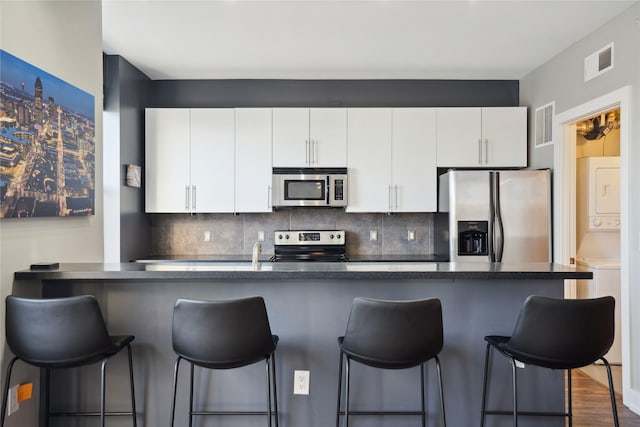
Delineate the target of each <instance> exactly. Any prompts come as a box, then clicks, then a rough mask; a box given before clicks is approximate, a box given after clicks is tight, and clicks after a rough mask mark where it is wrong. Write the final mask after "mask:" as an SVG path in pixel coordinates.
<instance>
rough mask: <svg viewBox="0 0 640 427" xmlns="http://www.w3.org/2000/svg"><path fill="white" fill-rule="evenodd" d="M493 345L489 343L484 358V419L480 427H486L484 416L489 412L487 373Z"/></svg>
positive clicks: (481, 420)
mask: <svg viewBox="0 0 640 427" xmlns="http://www.w3.org/2000/svg"><path fill="white" fill-rule="evenodd" d="M490 351H491V344H489V343H487V349H486V351H485V357H484V380H483V382H482V418H481V419H480V427H484V416H485V412H486V410H487V372H488V371H489V352H490Z"/></svg>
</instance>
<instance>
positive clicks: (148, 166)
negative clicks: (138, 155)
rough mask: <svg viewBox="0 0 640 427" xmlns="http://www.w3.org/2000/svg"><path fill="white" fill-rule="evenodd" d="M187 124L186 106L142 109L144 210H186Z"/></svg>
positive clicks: (188, 159) (187, 170) (187, 206)
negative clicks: (143, 132)
mask: <svg viewBox="0 0 640 427" xmlns="http://www.w3.org/2000/svg"><path fill="white" fill-rule="evenodd" d="M190 126H191V123H190V110H189V109H186V108H162V109H155V108H148V109H146V111H145V134H146V136H145V141H146V142H145V167H144V170H145V211H146V212H152V213H156V212H166V213H180V212H190V210H191V203H190V197H191V184H190V182H189V179H190V178H189V174H190V154H189V153H190V149H189V145H190V139H191V136H190Z"/></svg>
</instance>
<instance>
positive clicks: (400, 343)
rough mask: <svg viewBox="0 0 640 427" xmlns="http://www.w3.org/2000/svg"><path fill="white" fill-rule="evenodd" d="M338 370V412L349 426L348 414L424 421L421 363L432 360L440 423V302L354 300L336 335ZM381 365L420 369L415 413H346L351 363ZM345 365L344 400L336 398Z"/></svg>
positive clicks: (442, 412)
mask: <svg viewBox="0 0 640 427" xmlns="http://www.w3.org/2000/svg"><path fill="white" fill-rule="evenodd" d="M338 344H339V346H340V368H339V374H338V375H339V378H338V405H337V406H338V410H337V415H336V427H338V426H339V424H340V416H341V415H343V416H344V417H343V418H344V425H345V427H347V426H348V425H349V417H350V416H351V415H367V416H374V415H420V416H421V417H422V425H423V426H425V424H426V406H425V392H424V365H425V363H426V362H428V361H429V360H432V359H433V360H435V364H436V369H437V373H438V382H439V390H440V403H441V407H440V410H441V419H442V425H443V426H446V418H445V411H444V396H443V390H442V375H441V369H440V360H439V359H438V354H439V353H440V351H441V350H442V346H443V329H442V306H441V303H440V300H439V299H437V298H429V299H423V300H413V301H383V300H375V299H369V298H356V299H354V300H353V304H352V306H351V313H350V315H349V320H348V322H347V328H346V332H345V335H344V336H343V337H339V338H338ZM352 360H354V361H356V362H359V363H362V364H364V365H367V366H372V367H375V368H381V369H407V368H413V367H417V366H419V367H420V396H421V404H422V407H421V410H420V411H413V412H411V411H352V410H351V408H350V396H349V395H350V389H349V387H350V376H351V375H350V374H351V363H350V362H351V361H352ZM343 364H344V367H345V375H344V377H345V378H344V382H345V404H344V408H345V409H344V412H343V411H341V401H342V382H343V378H342V376H343V375H342V367H343Z"/></svg>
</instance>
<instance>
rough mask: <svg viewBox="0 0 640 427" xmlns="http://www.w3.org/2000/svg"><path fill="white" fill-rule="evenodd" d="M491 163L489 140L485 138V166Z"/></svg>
mask: <svg viewBox="0 0 640 427" xmlns="http://www.w3.org/2000/svg"><path fill="white" fill-rule="evenodd" d="M488 163H489V140H488V139H486V138H485V140H484V164H485V165H486V164H488Z"/></svg>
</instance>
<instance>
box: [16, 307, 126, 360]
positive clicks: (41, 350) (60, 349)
mask: <svg viewBox="0 0 640 427" xmlns="http://www.w3.org/2000/svg"><path fill="white" fill-rule="evenodd" d="M6 336H7V344H8V345H9V348H10V349H11V351H12V352H13V353H14V354H15V355H16V356H18V357H19V358H21V359H22V360H24V361H26V362H28V363H30V364H32V365H36V366H43V367H72V366H79V365H83V364H87V363H92V362H94V361H98V360H100V359H102V358H103V357H104V356H105V354H108V353H109V352H110V351H111V348H112V347H113V345H112V343H111V339H110V338H109V334H108V332H107V328H106V326H105V324H104V319H103V317H102V312H101V311H100V306H99V305H98V302H97V301H96V299H95V298H94V297H93V296H91V295H82V296H74V297H67V298H54V299H29V298H20V297H16V296H12V295H9V296H8V297H7V299H6Z"/></svg>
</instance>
